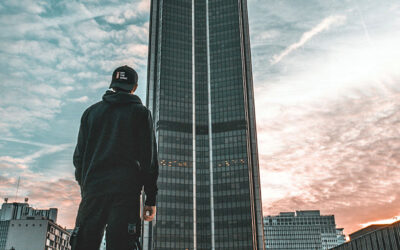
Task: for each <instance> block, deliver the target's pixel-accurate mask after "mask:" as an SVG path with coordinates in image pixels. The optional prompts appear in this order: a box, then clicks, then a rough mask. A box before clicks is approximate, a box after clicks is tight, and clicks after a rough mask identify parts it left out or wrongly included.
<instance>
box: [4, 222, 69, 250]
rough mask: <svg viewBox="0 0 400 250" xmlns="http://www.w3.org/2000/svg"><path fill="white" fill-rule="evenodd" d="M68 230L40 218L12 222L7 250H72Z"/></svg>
mask: <svg viewBox="0 0 400 250" xmlns="http://www.w3.org/2000/svg"><path fill="white" fill-rule="evenodd" d="M69 237H70V234H69V233H68V232H67V230H66V229H64V228H62V227H61V226H59V225H57V224H56V223H54V222H52V221H51V220H47V219H42V218H41V217H40V216H28V217H26V218H23V219H18V220H10V223H9V228H8V234H7V241H6V242H7V243H6V248H5V249H11V248H15V249H45V250H50V249H51V250H70V249H71V247H70V245H69Z"/></svg>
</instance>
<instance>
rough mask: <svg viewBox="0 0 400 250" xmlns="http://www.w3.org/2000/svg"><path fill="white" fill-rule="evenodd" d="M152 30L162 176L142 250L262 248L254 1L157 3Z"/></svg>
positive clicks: (151, 87)
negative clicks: (251, 28)
mask: <svg viewBox="0 0 400 250" xmlns="http://www.w3.org/2000/svg"><path fill="white" fill-rule="evenodd" d="M149 33H150V41H149V60H148V89H147V106H148V107H149V109H150V110H151V111H152V114H153V118H154V126H155V129H156V137H157V141H158V152H159V160H160V175H159V181H158V186H159V195H158V202H157V217H156V218H155V220H154V221H153V222H152V223H147V222H146V223H144V230H143V231H144V242H143V244H144V249H158V250H167V249H173V250H176V249H190V250H194V249H207V250H209V249H212V250H214V249H218V250H224V249H229V250H231V249H243V250H248V249H255V250H262V249H264V246H263V224H262V223H263V222H262V206H261V191H260V176H259V164H258V152H257V135H256V124H255V110H254V93H253V80H252V68H251V67H252V66H251V55H250V39H249V25H248V14H247V1H246V0H239V1H237V0H213V1H208V0H180V1H178V0H169V1H163V0H152V1H151V18H150V31H149Z"/></svg>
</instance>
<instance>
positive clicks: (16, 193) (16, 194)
mask: <svg viewBox="0 0 400 250" xmlns="http://www.w3.org/2000/svg"><path fill="white" fill-rule="evenodd" d="M20 178H21V177H20V176H18V182H17V191H16V192H15V198H14V200H15V201H17V196H18V190H19V180H20Z"/></svg>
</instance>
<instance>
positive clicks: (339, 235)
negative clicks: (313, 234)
mask: <svg viewBox="0 0 400 250" xmlns="http://www.w3.org/2000/svg"><path fill="white" fill-rule="evenodd" d="M343 230H344V228H336V237H337V244H338V245H340V244H343V243H345V242H346V236H345V235H344V233H343Z"/></svg>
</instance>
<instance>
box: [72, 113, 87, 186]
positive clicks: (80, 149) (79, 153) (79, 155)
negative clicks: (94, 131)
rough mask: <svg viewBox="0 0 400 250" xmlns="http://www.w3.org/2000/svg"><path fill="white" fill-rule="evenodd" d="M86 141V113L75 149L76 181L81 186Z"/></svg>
mask: <svg viewBox="0 0 400 250" xmlns="http://www.w3.org/2000/svg"><path fill="white" fill-rule="evenodd" d="M86 140H87V132H86V112H84V113H83V115H82V118H81V125H80V127H79V134H78V142H77V144H76V147H75V151H74V157H73V162H74V166H75V179H76V181H77V182H78V183H79V185H81V184H82V183H81V179H82V176H81V174H82V160H83V154H84V153H85V148H86Z"/></svg>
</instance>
